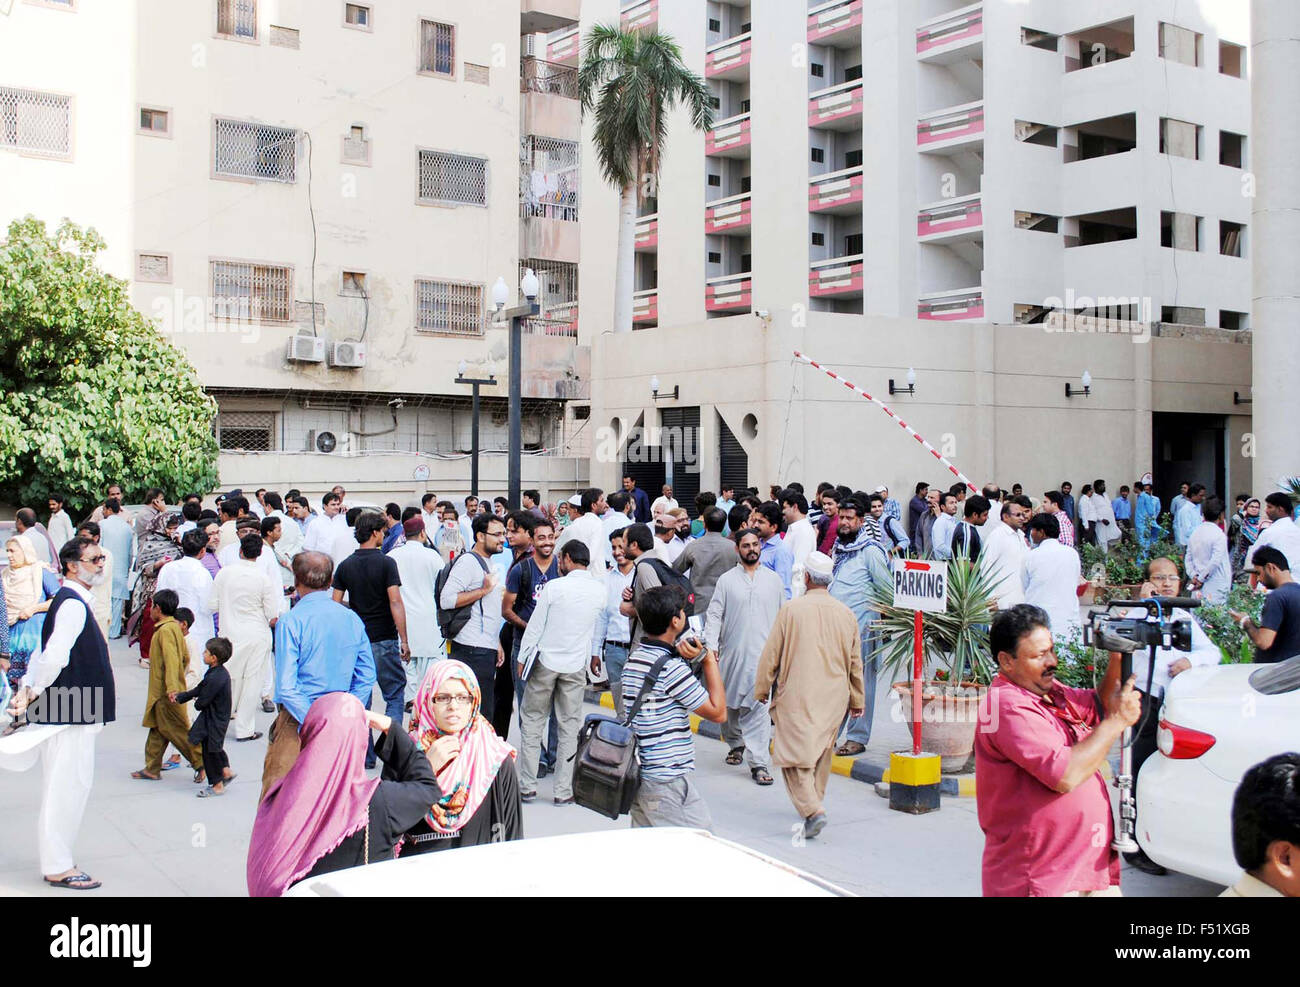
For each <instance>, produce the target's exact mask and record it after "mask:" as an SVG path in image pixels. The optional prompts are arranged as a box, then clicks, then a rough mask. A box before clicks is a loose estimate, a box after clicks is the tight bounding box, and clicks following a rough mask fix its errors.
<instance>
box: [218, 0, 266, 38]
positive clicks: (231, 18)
mask: <svg viewBox="0 0 1300 987" xmlns="http://www.w3.org/2000/svg"><path fill="white" fill-rule="evenodd" d="M217 33H218V34H224V35H226V36H227V37H231V38H248V39H249V40H252V41H256V40H257V0H217Z"/></svg>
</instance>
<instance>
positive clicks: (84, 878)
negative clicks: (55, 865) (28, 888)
mask: <svg viewBox="0 0 1300 987" xmlns="http://www.w3.org/2000/svg"><path fill="white" fill-rule="evenodd" d="M45 883H46V884H48V885H49V886H50V887H52V888H67V889H68V890H69V891H94V890H95V889H96V888H98V887H102V886H103V882H102V881H96V880H95V879H94V878H93V877H91V876H90V875H89V874H87V873H86V872H85V871H78V872H77V873H76V874H69V875H68V876H67V877H61V878H59V879H58V880H57V881H53V880H50V878H48V877H47V878H45Z"/></svg>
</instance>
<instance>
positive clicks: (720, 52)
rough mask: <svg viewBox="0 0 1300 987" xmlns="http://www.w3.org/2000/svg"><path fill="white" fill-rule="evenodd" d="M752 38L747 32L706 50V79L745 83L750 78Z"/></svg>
mask: <svg viewBox="0 0 1300 987" xmlns="http://www.w3.org/2000/svg"><path fill="white" fill-rule="evenodd" d="M751 44H752V37H751V36H750V33H749V32H748V31H746V32H745V33H744V34H738V35H736V36H735V37H734V38H728V39H727V40H726V41H723V42H721V43H719V44H716V45H712V46H711V47H709V48H706V49H705V50H704V77H705V78H706V79H727V80H731V81H738V82H741V81H744V80H746V79H748V78H749V55H750V47H751Z"/></svg>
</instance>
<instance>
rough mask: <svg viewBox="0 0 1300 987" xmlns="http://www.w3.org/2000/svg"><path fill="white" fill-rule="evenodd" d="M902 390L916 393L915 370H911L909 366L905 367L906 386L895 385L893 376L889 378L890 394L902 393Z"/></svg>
mask: <svg viewBox="0 0 1300 987" xmlns="http://www.w3.org/2000/svg"><path fill="white" fill-rule="evenodd" d="M904 391H906V392H907V393H908V394H915V393H916V371H915V370H913V369H912V368H911V367H908V368H907V387H902V386H901V385H896V384H895V383H894V378H893V377H890V378H889V393H890V394H902V393H903V392H904Z"/></svg>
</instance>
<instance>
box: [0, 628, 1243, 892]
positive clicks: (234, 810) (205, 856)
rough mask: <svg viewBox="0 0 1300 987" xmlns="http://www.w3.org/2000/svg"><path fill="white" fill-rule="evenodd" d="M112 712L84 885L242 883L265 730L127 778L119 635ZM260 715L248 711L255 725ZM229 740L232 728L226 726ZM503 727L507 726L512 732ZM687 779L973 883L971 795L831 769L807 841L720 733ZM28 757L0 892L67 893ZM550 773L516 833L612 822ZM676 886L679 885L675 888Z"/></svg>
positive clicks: (898, 742) (714, 798) (5, 802)
mask: <svg viewBox="0 0 1300 987" xmlns="http://www.w3.org/2000/svg"><path fill="white" fill-rule="evenodd" d="M112 656H113V666H114V671H115V673H116V679H117V687H118V720H117V721H116V722H115V723H112V724H110V725H109V726H108V727H106V728H105V730H104V732H103V734H101V736H100V741H99V748H98V758H97V766H96V775H95V788H94V791H93V793H92V794H91V798H90V804H89V806H88V808H87V811H86V818H85V822H84V823H83V825H82V829H81V838H80V842H79V845H78V858H77V863H78V865H79V866H81V867H83V868H85V869H86V870H87V871H88V872H89V873H90V874H92V875H94V876H95V877H96V878H98V879H99V880H101V881H103V882H104V888H103V889H102V890H101V891H99V892H91V893H93V894H111V895H138V896H173V895H243V894H245V893H246V888H245V879H244V862H245V858H246V855H247V851H248V834H249V831H250V829H251V828H252V822H253V816H254V814H255V811H256V800H257V793H258V790H259V787H260V779H261V766H262V757H263V754H264V752H265V741H264V740H263V741H256V742H253V743H247V744H240V743H234V742H233V739H232V742H230V743H229V744H227V751H228V753H229V755H230V762H231V767H232V768H233V769H234V771H235V772H236V773H238V774H239V775H240V778H239V780H238V781H236V782H235V783H234V784H233V785H232V786H231V787H230V789H229V793H228V794H227V795H225V796H223V797H221V798H216V799H202V800H201V799H197V798H195V792H196V791H197V790H198V787H199V786H197V785H194V784H193V783H192V782H191V780H190V778H191V773H190V772H189V770H188V769H187V768H184V767H182V768H178V769H176V770H174V771H168V772H166V773H165V774H164V775H163V780H162V781H161V782H141V781H135V780H133V779H132V778H131V777H130V772H131V771H133V770H135V769H136V768H139V767H141V766H142V764H143V751H144V739H145V733H146V731H145V730H144V728H143V727H141V726H139V722H140V711H141V708H142V706H143V703H144V696H145V691H146V681H147V675H148V673H147V672H145V671H144V670H143V669H140V668H138V667H137V666H136V664H135V660H134V656H133V654H131V653H128V652H127V650H126V648H125V647H124V645H123V643H122V642H121V641H117V642H114V643H113V648H112ZM877 699H878V701H877V713H876V721H875V722H876V731H875V736H873V740H872V744H871V747H870V749H869V750H870V754H871V755H872V756H876V757H879V758H881V759H884V760H887V759H888V753H889V751H890V750H891V749H892V750H898V749H900V748H902V747H903V746H904V745H905V742H906V730H905V728H904V727H903V726H902V724H901V723H899V722H896V721H894V720H893V719H892V718H891V716H890V709H889V697H888V695H887V690H883V689H882V690H880V692H879V693H878V697H877ZM270 720H271V716H270V715H261V714H259V717H258V727H259V729H261V730H263V731H265V729H266V727H267V726H268V725H269V723H270ZM232 738H233V734H232ZM512 739H517V738H512ZM696 752H697V757H698V761H697V763H698V776H699V783H700V787H701V789H702V791H703V792H704V795H705V798H706V799H707V801H708V803H709V806H710V809H711V810H712V812H713V818H714V826H715V829H716V831H717V833H718V835H719V836H723V837H726V838H728V839H732V840H735V841H737V842H739V843H743V844H745V845H746V846H750V847H753V848H754V849H756V850H759V851H761V852H764V853H767V854H770V855H771V856H773V857H777V858H779V859H781V860H784V861H787V862H789V863H791V864H794V865H795V866H798V867H801V868H804V869H805V870H808V871H811V872H813V873H816V874H818V875H820V876H822V877H824V878H826V879H828V880H831V881H834V882H836V883H838V884H840V885H841V886H843V887H845V888H847V889H849V890H850V891H853V892H856V893H858V894H867V895H888V896H892V895H978V894H979V890H980V873H979V861H980V853H981V851H982V848H983V836H982V834H981V832H980V829H979V825H978V822H977V819H976V815H975V800H974V799H970V798H955V797H954V798H945V799H944V800H943V808H942V809H941V810H940V811H939V812H935V813H931V814H929V815H925V816H909V815H906V814H904V813H901V812H892V811H890V809H889V808H888V803H887V802H886V801H885V800H884V799H882V798H880V797H878V796H877V795H876V794H875V792H874V790H873V788H872V786H870V785H866V784H863V783H861V782H858V781H854V780H852V779H849V778H844V777H839V776H834V775H833V776H832V777H831V781H830V788H829V790H828V793H827V812H828V815H829V817H830V824H829V825H828V826H827V827H826V829H825V830H824V831H823V833H822V834H821V836H819V837H818V838H817V839H816V840H813V841H810V842H808V843H804V842H803V841H802V840H800V839H798V838H797V836H796V834H797V832H798V828H799V820H798V818H797V816H796V815H795V813H794V810H793V809H792V808H791V807H790V803H789V800H788V799H787V798H786V795H785V791H784V789H783V788H782V786H781V782H780V780H779V777H778V780H777V783H776V784H775V785H773V786H772V787H770V788H759V787H757V786H756V785H754V784H753V782H752V781H750V778H749V772H748V770H747V769H746V768H744V767H729V766H727V765H725V764H723V763H722V758H723V754H724V749H723V747H722V745H721V744H720V743H719V742H717V741H714V740H709V739H707V738H702V737H701V738H697V739H696ZM39 785H40V769H39V767H37V768H34V769H33V770H32V771H29V772H25V773H20V774H16V773H11V772H7V771H0V832H3V833H4V834H5V838H4V839H3V840H0V895H39V894H51V895H64V896H66V895H68V894H70V892H67V891H58V890H55V889H51V888H47V887H46V886H45V885H44V884H43V883H42V882H41V879H40V872H39V866H38V861H37V855H36V838H35V818H36V812H37V809H38V806H39V801H40V793H39ZM550 798H551V789H550V779H545V780H543V781H542V782H541V785H540V796H539V799H538V801H537V802H535V803H533V804H531V805H527V806H525V807H524V830H525V832H526V833H527V834H529V835H530V836H550V835H558V834H561V833H571V832H586V831H592V830H601V829H610V828H619V827H622V826H626V825H627V822H626V820H623V821H620V822H612V821H610V820H608V819H605V818H603V817H601V816H598V815H596V814H595V813H593V812H589V811H587V810H585V809H581V808H579V807H577V806H566V807H557V806H554V805H552V804H551V802H550ZM683 890H686V889H683ZM1220 890H1221V889H1220V888H1218V887H1216V886H1213V885H1210V884H1207V883H1205V882H1203V881H1199V880H1196V879H1194V878H1190V877H1185V876H1182V875H1171V876H1169V877H1165V878H1152V877H1148V876H1147V875H1145V874H1142V873H1140V872H1137V871H1132V870H1130V869H1127V868H1126V869H1125V872H1124V891H1125V894H1128V895H1170V896H1197V895H1211V894H1217V893H1218V892H1219V891H1220Z"/></svg>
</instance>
